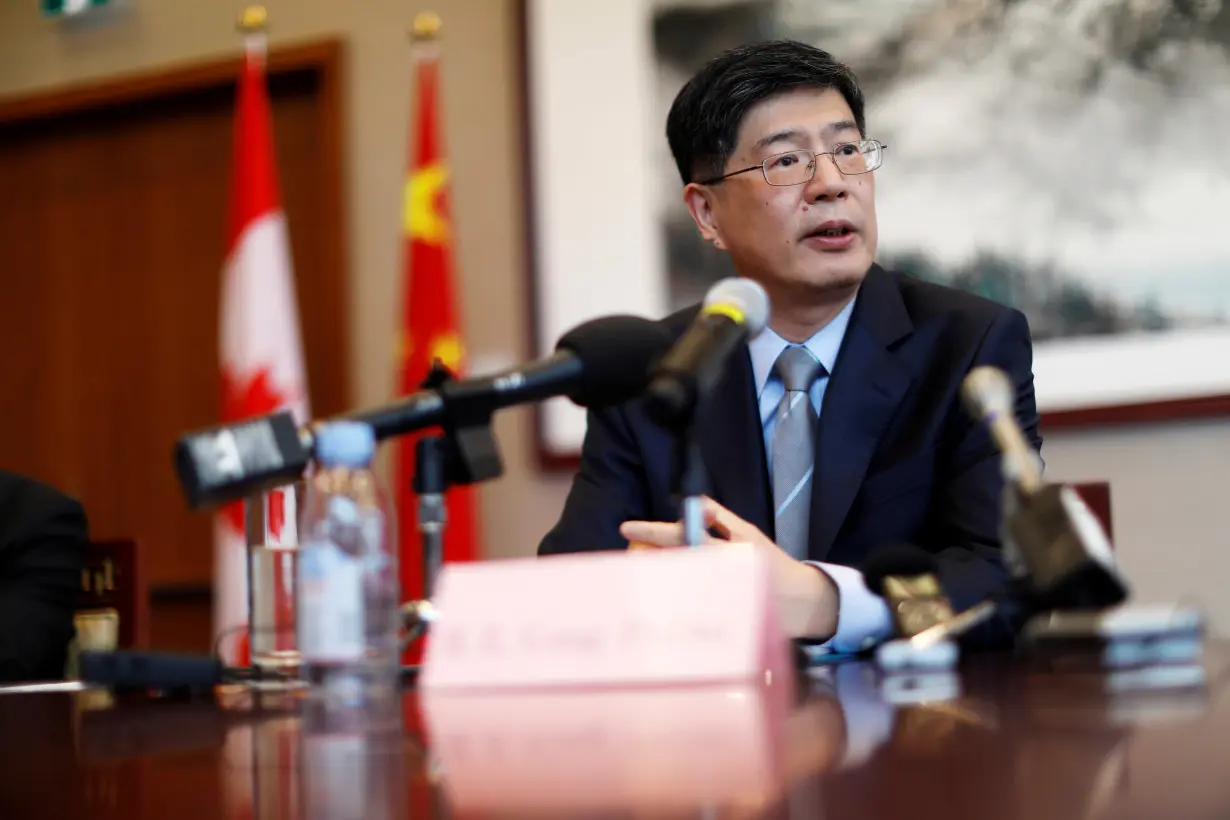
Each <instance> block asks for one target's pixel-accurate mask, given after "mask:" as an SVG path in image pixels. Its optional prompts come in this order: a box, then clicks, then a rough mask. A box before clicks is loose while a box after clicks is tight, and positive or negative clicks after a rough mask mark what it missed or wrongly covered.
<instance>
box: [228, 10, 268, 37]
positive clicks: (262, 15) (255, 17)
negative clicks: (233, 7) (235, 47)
mask: <svg viewBox="0 0 1230 820" xmlns="http://www.w3.org/2000/svg"><path fill="white" fill-rule="evenodd" d="M235 27H236V28H237V29H239V30H240V31H242V32H243V33H244V34H252V33H254V32H258V31H266V30H267V29H268V28H269V12H267V11H266V10H265V7H264V6H248V7H247V8H246V9H244V10H243V11H242V12H240V14H239V20H238V21H237V22H236V23H235Z"/></svg>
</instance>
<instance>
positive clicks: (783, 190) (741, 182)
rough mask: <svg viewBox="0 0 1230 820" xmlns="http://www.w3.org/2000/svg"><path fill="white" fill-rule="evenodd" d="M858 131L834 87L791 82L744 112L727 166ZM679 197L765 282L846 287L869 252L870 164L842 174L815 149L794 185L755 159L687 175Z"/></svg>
mask: <svg viewBox="0 0 1230 820" xmlns="http://www.w3.org/2000/svg"><path fill="white" fill-rule="evenodd" d="M861 138H862V135H861V134H860V133H859V132H858V128H857V126H856V125H855V123H854V114H853V112H851V111H850V106H849V105H848V104H847V103H846V101H845V98H844V97H842V96H841V93H840V92H838V91H836V90H824V91H818V90H811V89H803V90H798V91H792V92H787V93H784V94H781V95H779V96H775V97H771V98H769V99H767V100H764V101H762V102H761V103H759V104H758V105H756V106H755V107H754V108H752V109H751V111H749V112H748V115H747V117H746V118H745V119H744V121H743V124H742V127H741V128H740V130H739V135H738V142H737V144H736V146H735V151H734V153H733V155H732V156H731V157H730V159H729V160H728V161H727V162H726V167H725V169H723V173H730V172H731V171H738V170H740V169H742V168H747V167H749V166H754V165H759V164H760V163H762V162H763V161H764V160H765V159H766V158H768V157H771V156H774V155H777V154H781V153H783V152H787V151H795V150H799V149H805V150H810V151H814V152H817V153H820V152H825V151H832V150H833V146H835V145H837V144H839V143H843V142H853V141H856V140H858V139H861ZM685 200H686V201H687V204H688V209H689V211H690V212H691V213H692V217H693V219H695V221H696V224H697V226H698V227H699V228H700V231H701V235H702V236H703V237H704V238H705V239H706V240H707V241H710V242H713V243H714V245H715V246H716V247H718V248H721V249H724V250H726V251H728V252H729V253H730V255H731V259H732V261H733V262H734V264H735V268H736V269H737V270H738V271H739V272H740V274H742V275H744V276H749V277H751V278H753V279H756V280H757V281H759V282H761V283H762V284H763V285H765V287H766V288H767V289H769V290H770V292H772V291H774V290H776V291H778V292H781V291H783V290H784V291H786V292H790V291H796V292H797V291H798V290H799V289H800V288H806V289H809V290H831V289H847V288H850V287H853V286H856V285H858V284H859V283H860V282H862V280H863V277H864V276H865V275H866V273H867V269H868V268H870V267H871V263H872V262H873V260H874V259H875V253H876V215H875V174H874V172H872V173H865V174H858V175H845V174H842V173H841V172H840V171H838V170H837V166H836V165H835V164H834V162H833V158H832V157H831V156H821V157H816V170H815V174H814V175H813V176H812V178H811V179H810V180H809V181H807V182H804V183H801V184H798V185H781V186H778V185H770V184H769V183H768V182H767V181H766V180H765V176H764V174H762V173H761V171H760V169H759V168H757V169H756V170H754V171H750V172H748V173H745V174H738V175H736V176H732V177H729V178H727V179H724V180H722V181H721V182H718V183H716V184H713V185H698V184H696V183H693V184H692V185H689V186H688V188H687V190H686V191H685ZM835 232H836V233H837V234H838V235H833V234H834V233H835ZM826 234H827V235H826Z"/></svg>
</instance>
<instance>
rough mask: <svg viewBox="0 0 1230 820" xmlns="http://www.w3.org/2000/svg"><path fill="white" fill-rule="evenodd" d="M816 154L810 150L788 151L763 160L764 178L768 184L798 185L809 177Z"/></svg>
mask: <svg viewBox="0 0 1230 820" xmlns="http://www.w3.org/2000/svg"><path fill="white" fill-rule="evenodd" d="M815 170H816V156H815V154H813V153H812V152H811V151H790V152H788V153H785V154H778V155H777V156H773V157H769V158H768V159H766V160H765V161H764V178H765V179H766V180H768V182H769V184H770V185H798V184H800V183H802V182H806V181H807V180H809V179H811V175H812V172H814V171H815Z"/></svg>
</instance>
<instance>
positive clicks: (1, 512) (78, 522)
mask: <svg viewBox="0 0 1230 820" xmlns="http://www.w3.org/2000/svg"><path fill="white" fill-rule="evenodd" d="M88 540H89V536H88V528H87V523H86V517H85V511H84V510H83V509H82V507H81V505H80V504H78V503H77V502H76V501H74V500H72V499H71V498H69V497H68V496H66V495H64V494H62V493H60V492H59V491H57V490H55V489H53V488H51V487H48V486H47V485H45V484H42V483H39V482H37V481H34V480H33V479H30V478H26V477H24V476H20V475H16V474H14V473H9V472H4V471H0V683H12V682H18V681H38V680H56V679H61V678H63V677H64V669H65V664H66V662H67V658H68V647H69V643H70V642H71V641H72V638H73V629H74V627H73V616H74V613H75V612H76V610H77V605H78V601H79V597H80V594H81V570H82V567H83V566H84V564H85V551H86V545H87V542H88Z"/></svg>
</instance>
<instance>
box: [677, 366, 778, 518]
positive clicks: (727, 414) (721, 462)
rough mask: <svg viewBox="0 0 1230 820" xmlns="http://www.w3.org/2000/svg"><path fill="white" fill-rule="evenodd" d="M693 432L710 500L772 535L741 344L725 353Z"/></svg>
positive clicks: (759, 431)
mask: <svg viewBox="0 0 1230 820" xmlns="http://www.w3.org/2000/svg"><path fill="white" fill-rule="evenodd" d="M696 436H697V441H698V442H699V444H700V451H701V457H702V458H703V460H704V462H705V468H706V470H707V471H708V473H709V482H710V485H711V489H712V495H713V498H714V500H716V501H718V502H719V503H721V504H722V505H723V506H725V507H727V508H728V509H729V510H730V511H731V512H733V513H734V514H735V515H737V516H739V517H740V518H742V519H743V520H745V521H747V522H748V523H751V524H754V525H756V527H758V528H759V529H760V531H761V532H764V533H766V534H768V535H769V536H770V537H772V534H773V516H772V515H771V509H772V500H771V498H770V495H769V474H768V465H767V464H766V463H765V452H764V428H763V427H762V426H761V424H760V412H759V410H758V408H757V406H756V389H755V386H754V384H753V379H752V361H751V356H750V355H749V353H748V351H747V348H746V347H742V348H741V349H739V350H736V351H735V352H734V353H733V354H732V355H731V357H730V360H729V362H728V363H727V365H726V367H725V369H724V370H723V373H722V377H721V379H720V380H719V381H718V383H717V384H716V385H714V388H713V391H712V392H711V393H710V394H709V396H708V398H707V400H705V401H704V403H703V404H702V405H701V407H700V408H699V409H698V412H697V418H696Z"/></svg>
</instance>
